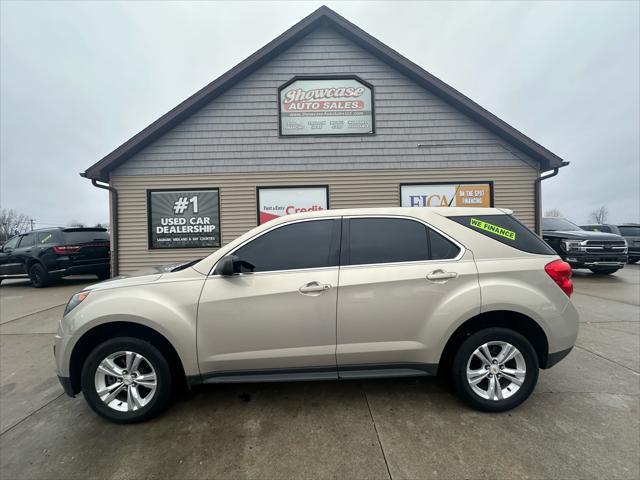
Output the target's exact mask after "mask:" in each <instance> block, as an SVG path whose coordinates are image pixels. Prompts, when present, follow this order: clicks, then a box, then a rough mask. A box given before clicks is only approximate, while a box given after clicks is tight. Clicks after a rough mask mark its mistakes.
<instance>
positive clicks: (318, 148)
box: [113, 28, 537, 176]
mask: <svg viewBox="0 0 640 480" xmlns="http://www.w3.org/2000/svg"><path fill="white" fill-rule="evenodd" d="M310 74H320V75H326V74H356V75H358V76H360V77H361V78H362V79H364V80H366V81H368V82H370V83H371V84H373V85H374V88H375V108H376V135H374V136H358V137H324V138H322V137H303V138H292V137H287V138H280V137H279V136H278V98H277V89H278V87H279V86H280V85H282V84H283V83H285V82H286V81H287V80H290V79H291V77H293V76H295V75H310ZM418 144H421V145H422V146H421V147H418ZM523 162H524V163H525V164H529V165H531V166H534V167H535V165H536V164H535V163H534V162H533V161H532V160H530V159H529V158H527V157H526V156H525V155H524V154H522V153H520V152H517V151H516V150H515V149H513V148H511V147H510V146H508V145H506V144H505V143H504V142H503V141H502V140H501V139H499V138H498V137H496V136H495V135H493V134H492V133H490V132H489V131H487V130H486V129H484V128H483V127H481V126H480V125H479V124H477V123H475V122H474V121H472V120H470V119H469V118H467V117H466V116H464V115H463V114H461V113H459V112H458V111H457V110H455V109H454V108H453V107H451V106H449V105H448V104H446V103H444V102H443V101H442V100H440V99H439V98H438V97H436V96H434V95H432V94H431V93H430V92H428V91H426V90H425V89H423V88H422V87H420V86H418V85H417V84H415V83H414V82H412V81H411V80H409V79H408V78H406V77H404V76H403V75H401V74H400V73H398V72H397V71H395V70H394V69H392V68H391V67H389V66H388V65H387V64H385V63H383V62H382V61H380V60H379V59H377V58H376V57H374V56H372V55H371V54H369V53H368V52H366V51H365V50H364V49H362V48H360V47H358V46H357V45H355V44H353V43H351V42H350V41H349V40H347V39H346V38H344V37H342V36H341V35H339V34H338V33H336V32H335V31H333V30H330V29H327V28H324V29H318V30H315V31H314V32H312V33H311V34H309V35H308V36H307V37H305V38H304V39H303V40H301V41H300V42H299V43H297V44H296V45H294V46H293V47H291V48H290V49H289V50H287V51H286V52H284V53H282V54H281V55H279V56H278V57H276V58H275V59H274V60H272V61H271V62H269V63H268V64H266V65H265V66H263V67H262V68H260V69H259V70H257V71H256V72H255V73H253V74H252V75H251V76H249V77H248V78H246V79H245V80H243V81H241V82H239V83H238V84H236V85H235V86H234V87H232V88H231V89H229V90H228V91H227V92H225V93H224V94H223V95H221V96H220V97H218V98H216V99H215V100H213V101H212V102H211V103H210V104H209V105H207V106H206V107H204V108H203V109H201V110H200V111H199V112H197V113H196V114H194V115H193V116H192V117H190V118H189V119H187V120H185V121H184V122H182V123H181V124H180V125H178V126H177V127H175V128H174V129H173V130H171V131H170V132H168V133H167V134H165V135H164V136H162V137H161V138H160V139H158V140H157V141H155V142H154V143H152V144H151V145H149V146H147V147H146V148H144V149H143V150H142V151H140V152H139V153H137V154H136V155H134V156H133V157H132V158H131V159H130V160H128V161H127V162H126V163H124V164H123V165H122V166H120V167H119V168H118V169H116V171H115V172H113V174H114V175H127V176H129V175H158V174H167V175H176V174H207V173H225V172H267V171H273V172H278V171H280V172H282V171H310V170H311V171H313V170H316V171H320V170H348V169H354V168H356V169H384V168H407V169H418V168H444V167H452V168H456V167H459V168H465V167H466V168H468V167H473V168H478V167H496V168H501V167H513V166H521V165H523ZM536 168H537V167H536Z"/></svg>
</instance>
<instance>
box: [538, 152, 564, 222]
mask: <svg viewBox="0 0 640 480" xmlns="http://www.w3.org/2000/svg"><path fill="white" fill-rule="evenodd" d="M567 165H569V162H562V163H561V164H560V166H559V167H556V168H554V169H553V171H552V172H551V173H548V174H547V175H541V176H539V177H538V178H536V183H535V189H534V190H535V192H534V193H535V203H536V215H535V221H536V228H535V230H536V233H537V234H538V235H540V233H541V232H540V221H541V219H542V215H541V212H540V209H541V207H542V202H541V193H542V188H541V184H542V180H546V179H547V178H551V177H555V176H556V175H558V171H559V170H560V169H561V168H562V167H566V166H567Z"/></svg>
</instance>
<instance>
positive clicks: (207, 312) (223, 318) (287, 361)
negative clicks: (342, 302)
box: [198, 267, 338, 378]
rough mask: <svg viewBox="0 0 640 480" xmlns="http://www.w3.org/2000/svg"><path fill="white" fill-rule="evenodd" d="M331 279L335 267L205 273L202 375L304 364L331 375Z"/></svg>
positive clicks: (333, 344) (301, 366)
mask: <svg viewBox="0 0 640 480" xmlns="http://www.w3.org/2000/svg"><path fill="white" fill-rule="evenodd" d="M337 285H338V267H329V268H321V269H310V270H296V271H283V272H263V273H248V274H241V275H234V276H230V277H221V276H213V277H209V278H208V279H207V281H206V282H205V285H204V288H203V291H202V295H201V298H200V306H199V309H198V357H199V362H200V371H201V372H202V374H203V376H204V377H205V378H206V377H211V376H215V374H219V373H221V372H227V373H228V372H237V371H247V370H251V371H253V370H266V369H284V370H283V371H287V369H300V370H297V371H298V372H301V371H304V369H306V368H308V369H309V370H310V371H320V370H322V371H323V372H325V373H324V374H325V376H324V377H323V378H337V374H336V359H335V348H336V300H337V290H338V289H337ZM301 289H302V290H303V291H302V292H301V291H300V290H301ZM318 367H321V368H318ZM322 367H326V368H322ZM327 372H328V373H329V374H328V375H326V373H327ZM265 373H269V372H265Z"/></svg>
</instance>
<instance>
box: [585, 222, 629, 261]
mask: <svg viewBox="0 0 640 480" xmlns="http://www.w3.org/2000/svg"><path fill="white" fill-rule="evenodd" d="M580 228H583V229H584V230H590V231H592V232H607V233H615V234H617V235H620V236H621V237H623V238H624V239H625V240H626V241H627V245H628V246H629V263H636V262H638V261H639V260H640V225H638V224H637V223H625V224H624V225H611V224H608V223H604V224H592V225H580Z"/></svg>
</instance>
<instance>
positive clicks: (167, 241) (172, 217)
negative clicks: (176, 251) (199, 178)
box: [147, 188, 220, 248]
mask: <svg viewBox="0 0 640 480" xmlns="http://www.w3.org/2000/svg"><path fill="white" fill-rule="evenodd" d="M147 195H148V196H147V204H148V209H149V213H148V215H149V219H148V221H149V248H206V247H219V246H220V209H219V202H218V190H217V189H215V188H212V189H198V190H170V191H169V190H155V191H154V190H149V191H148V194H147Z"/></svg>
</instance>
